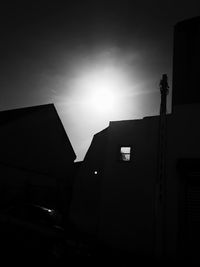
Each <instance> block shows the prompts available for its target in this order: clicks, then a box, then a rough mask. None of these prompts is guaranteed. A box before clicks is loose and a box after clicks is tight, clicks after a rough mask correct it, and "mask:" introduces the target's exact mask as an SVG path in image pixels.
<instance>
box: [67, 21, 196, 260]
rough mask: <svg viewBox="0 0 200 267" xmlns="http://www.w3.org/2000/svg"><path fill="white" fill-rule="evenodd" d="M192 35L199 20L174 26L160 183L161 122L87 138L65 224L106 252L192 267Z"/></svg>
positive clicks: (113, 128) (121, 126) (133, 123)
mask: <svg viewBox="0 0 200 267" xmlns="http://www.w3.org/2000/svg"><path fill="white" fill-rule="evenodd" d="M199 29H200V18H195V19H191V20H188V21H184V22H180V23H178V24H177V25H176V26H175V38H174V41H175V47H174V51H175V52H174V53H175V54H174V66H173V113H172V114H167V115H164V116H165V118H164V119H165V127H164V128H163V129H164V135H165V138H164V139H163V140H164V142H165V150H164V162H163V174H162V179H160V176H159V173H160V151H159V150H160V144H159V138H160V126H159V125H160V117H161V115H160V116H152V117H146V118H143V119H141V120H128V121H116V122H110V125H109V127H108V128H106V129H105V130H103V131H101V132H100V133H97V134H96V135H95V136H94V138H93V141H92V143H91V146H90V148H89V150H88V152H87V154H86V156H85V159H84V164H83V166H82V168H81V170H80V172H79V174H78V175H77V177H76V184H75V187H74V197H73V202H72V205H71V219H72V220H73V221H74V222H75V223H76V224H77V225H78V226H79V227H80V228H81V229H83V230H84V231H86V232H89V233H92V234H94V235H96V236H97V237H98V238H99V239H101V240H103V241H105V242H106V243H108V244H110V245H112V247H117V248H121V249H126V250H128V251H131V252H135V253H136V254H138V255H141V254H142V255H155V256H156V257H162V258H163V257H164V258H167V259H174V258H176V259H180V260H184V261H189V263H191V262H192V261H193V262H199V259H198V258H199V251H200V245H199V240H200V138H199V136H200V127H199V117H200V93H199V85H198V77H199V75H198V74H199V67H198V62H200V52H199V50H198V49H199ZM197 33H198V34H197ZM193 48H194V49H193ZM197 50H198V51H197Z"/></svg>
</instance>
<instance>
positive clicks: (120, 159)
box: [118, 144, 133, 163]
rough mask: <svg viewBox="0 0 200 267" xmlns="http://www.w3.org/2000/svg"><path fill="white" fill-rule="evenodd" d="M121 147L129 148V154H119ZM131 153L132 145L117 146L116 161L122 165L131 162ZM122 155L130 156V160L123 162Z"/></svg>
mask: <svg viewBox="0 0 200 267" xmlns="http://www.w3.org/2000/svg"><path fill="white" fill-rule="evenodd" d="M123 147H127V148H130V153H122V152H121V148H123ZM132 153H133V146H132V145H130V144H127V145H119V148H118V161H119V162H122V163H130V162H131V161H132ZM123 154H127V155H130V160H123V159H122V155H123Z"/></svg>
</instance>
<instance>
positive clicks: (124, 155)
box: [120, 146, 131, 161]
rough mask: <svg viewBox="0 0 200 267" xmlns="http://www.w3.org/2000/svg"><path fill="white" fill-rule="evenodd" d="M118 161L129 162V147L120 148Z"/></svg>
mask: <svg viewBox="0 0 200 267" xmlns="http://www.w3.org/2000/svg"><path fill="white" fill-rule="evenodd" d="M120 160H121V161H130V160H131V147H130V146H121V147H120Z"/></svg>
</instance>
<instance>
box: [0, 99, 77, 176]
mask: <svg viewBox="0 0 200 267" xmlns="http://www.w3.org/2000/svg"><path fill="white" fill-rule="evenodd" d="M0 129H1V130H0V145H1V153H0V163H1V162H5V163H10V164H11V165H17V166H21V167H24V166H25V167H27V168H29V169H30V168H34V169H35V170H41V171H43V172H48V171H50V170H51V169H52V170H53V171H56V168H57V170H59V168H60V169H63V168H65V164H66V165H67V162H68V161H70V162H72V161H74V160H75V159H76V155H75V153H74V150H73V147H72V145H71V143H70V140H69V138H68V136H67V133H66V131H65V129H64V126H63V124H62V122H61V120H60V117H59V115H58V113H57V111H56V108H55V106H54V104H52V103H51V104H45V105H38V106H31V107H24V108H19V109H12V110H6V111H1V112H0ZM40 162H41V163H40ZM59 166H60V167H59Z"/></svg>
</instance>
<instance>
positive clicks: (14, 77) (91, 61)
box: [0, 0, 200, 161]
mask: <svg viewBox="0 0 200 267" xmlns="http://www.w3.org/2000/svg"><path fill="white" fill-rule="evenodd" d="M27 2H28V1H27ZM32 2H33V3H31V4H30V3H26V4H22V3H21V4H20V2H18V1H17V3H12V2H10V3H7V4H0V25H1V27H0V110H7V109H13V108H21V107H27V106H34V105H41V104H48V103H54V105H55V107H56V109H57V111H58V114H59V116H60V118H61V120H62V123H63V125H64V127H65V130H66V133H67V134H68V136H69V139H70V141H71V143H72V146H73V148H74V151H75V153H76V155H77V161H80V160H83V158H84V155H85V153H86V151H87V149H88V147H89V145H90V143H91V140H92V137H93V135H94V134H95V133H97V132H99V131H101V130H103V129H104V128H106V127H107V126H108V125H109V121H112V120H127V119H137V118H142V117H144V116H151V115H157V114H158V113H159V105H160V92H159V82H160V79H161V77H162V74H163V73H166V74H167V75H168V79H169V85H170V93H169V96H168V112H170V110H171V90H172V60H173V27H174V25H175V24H176V23H177V22H179V21H182V20H184V19H188V18H192V17H195V16H198V15H199V14H200V1H199V0H197V1H195V0H190V1H181V0H180V1H178V0H173V1H162V0H160V1H158V0H151V1H143V0H140V1H134V0H132V1H126V0H123V1H117V0H115V1H109V0H107V1H104V0H101V1H95V0H91V1H86V0H85V1H75V0H74V1H65V2H64V1H62V2H61V3H59V1H52V2H51V1H48V2H42V1H39V2H38V3H37V2H36V1H32Z"/></svg>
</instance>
